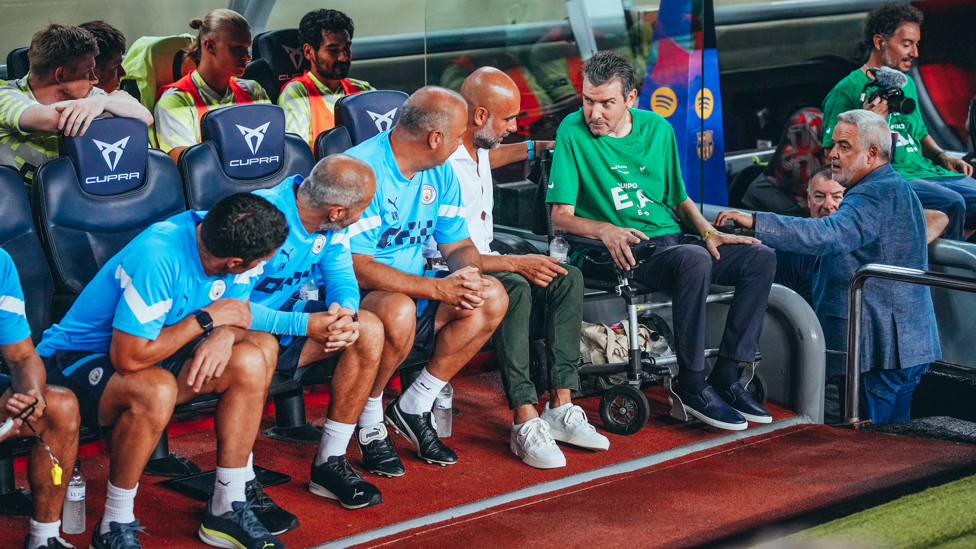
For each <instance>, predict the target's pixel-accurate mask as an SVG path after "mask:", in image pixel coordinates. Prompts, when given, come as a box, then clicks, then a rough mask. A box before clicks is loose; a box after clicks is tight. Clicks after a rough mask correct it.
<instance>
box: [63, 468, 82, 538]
mask: <svg viewBox="0 0 976 549" xmlns="http://www.w3.org/2000/svg"><path fill="white" fill-rule="evenodd" d="M86 485H87V482H86V481H85V473H82V472H81V460H78V461H75V469H74V471H72V472H71V480H70V481H68V493H67V495H65V497H64V509H63V511H64V512H63V514H62V517H61V518H62V524H61V528H62V530H64V533H65V534H83V533H84V532H85V486H86Z"/></svg>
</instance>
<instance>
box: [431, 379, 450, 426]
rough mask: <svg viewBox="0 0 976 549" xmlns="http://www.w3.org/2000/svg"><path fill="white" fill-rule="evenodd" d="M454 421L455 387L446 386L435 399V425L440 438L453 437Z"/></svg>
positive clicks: (448, 384)
mask: <svg viewBox="0 0 976 549" xmlns="http://www.w3.org/2000/svg"><path fill="white" fill-rule="evenodd" d="M453 419H454V387H451V384H450V383H447V384H445V385H444V388H443V389H441V392H440V393H437V398H435V399H434V424H435V427H436V428H437V436H438V438H446V437H449V436H451V421H452V420H453Z"/></svg>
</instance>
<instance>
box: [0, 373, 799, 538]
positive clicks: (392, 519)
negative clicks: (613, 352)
mask: <svg viewBox="0 0 976 549" xmlns="http://www.w3.org/2000/svg"><path fill="white" fill-rule="evenodd" d="M453 385H454V388H455V402H456V404H457V406H459V407H460V408H461V410H462V414H461V415H460V416H457V417H455V418H454V436H452V437H450V438H449V439H447V442H448V443H449V444H450V445H451V446H452V448H454V449H455V450H456V451H457V452H458V455H459V457H460V461H459V463H458V464H456V465H454V466H450V467H443V468H442V467H437V466H431V465H428V464H426V463H423V462H421V461H419V460H418V459H417V458H416V457H415V455H414V454H413V453H412V449H409V446H408V444H407V443H406V442H404V441H403V439H402V438H398V439H397V448H398V449H399V450H400V452H401V456H402V457H403V459H404V463H405V465H406V468H407V474H406V475H405V476H404V477H401V478H398V479H385V478H380V477H376V476H373V475H369V479H370V481H371V482H373V483H375V484H376V485H377V486H378V487H379V488H380V489H381V490H382V492H383V497H384V503H383V504H382V505H379V506H376V507H372V508H368V509H362V510H358V511H347V510H344V509H342V508H341V507H339V505H338V504H337V503H336V502H335V501H333V500H327V499H322V498H319V497H316V496H313V495H312V494H310V493H309V492H308V491H307V490H306V488H305V484H306V483H307V482H308V477H309V467H310V463H311V459H312V455H313V453H314V451H315V447H314V446H301V445H295V444H287V443H278V442H273V441H270V440H268V439H265V438H263V437H259V438H258V441H257V444H256V446H255V450H254V455H255V463H256V464H257V465H260V466H262V467H265V468H268V469H272V470H275V471H280V472H283V473H286V474H289V475H291V476H292V482H291V483H289V484H287V485H284V486H278V487H272V488H269V489H268V490H267V491H268V493H269V494H270V495H271V496H272V497H273V498H274V499H275V500H276V501H277V502H278V503H279V504H280V505H282V506H283V507H284V508H286V509H288V510H290V511H292V512H294V513H295V514H296V515H298V517H299V519H300V520H301V522H302V526H301V528H299V529H298V530H296V531H294V532H289V533H287V534H285V535H283V536H282V540H283V541H284V542H285V543H286V544H288V546H289V547H291V548H296V547H311V546H314V545H317V544H321V543H325V542H328V541H332V540H337V539H340V538H344V537H347V536H350V535H354V534H358V533H362V532H365V531H368V530H372V529H374V528H378V527H381V526H386V525H390V524H395V523H398V522H401V521H404V520H408V519H412V518H417V517H422V516H424V515H427V514H430V513H432V512H436V511H440V510H443V509H447V508H450V507H455V506H458V505H461V504H464V503H469V502H473V501H478V500H481V499H484V498H488V497H492V496H496V495H499V494H504V493H507V492H511V491H514V490H517V489H520V488H524V487H527V486H531V485H534V484H538V483H541V482H545V481H549V480H553V479H557V478H562V477H565V476H568V475H572V474H575V473H580V472H584V471H589V470H592V469H596V468H598V467H603V466H606V465H610V464H613V463H619V462H622V461H626V460H629V459H633V458H636V457H640V456H644V455H647V454H652V453H656V452H661V451H664V450H668V449H670V448H674V447H677V446H682V445H685V444H689V443H692V442H696V441H700V440H704V439H707V438H712V437H716V436H720V435H722V434H724V431H718V430H715V429H711V428H708V427H705V426H703V425H702V424H693V425H685V424H679V423H678V422H676V421H675V420H673V419H671V418H670V417H668V416H667V412H668V409H669V407H668V405H667V401H666V398H665V396H664V391H663V389H661V388H660V387H655V388H652V389H649V390H648V391H647V394H648V396H649V399H650V402H651V421H650V422H649V424H648V426H647V427H645V428H644V430H643V431H641V432H640V433H638V434H636V435H633V436H630V437H622V436H614V435H609V436H610V440H611V445H610V451H609V452H601V453H595V452H588V451H583V450H577V449H571V448H566V449H565V454H566V457H567V460H568V462H569V463H568V466H567V467H565V468H562V469H555V470H550V471H540V470H536V469H532V468H530V467H528V466H526V465H524V464H523V463H522V462H521V461H520V460H518V459H517V458H516V457H515V456H514V455H513V454H512V453H511V452H510V451H509V449H508V436H509V426H510V425H511V415H510V412H509V411H508V408H507V405H506V402H505V397H504V395H503V393H502V389H501V383H500V378H499V376H498V374H497V372H488V373H484V372H479V373H476V374H475V375H471V376H468V377H464V378H460V379H456V380H455V381H454V382H453ZM308 400H309V401H310V402H316V401H317V404H313V405H311V406H310V407H309V410H308V416H309V418H310V420H312V421H315V422H318V423H319V424H321V421H322V419H323V418H324V415H325V412H326V404H325V399H324V398H321V397H318V398H316V397H315V396H312V397H310V398H309V399H308ZM580 405H582V406H583V407H584V409H585V410H586V412H587V414H588V415H589V416H590V418H591V420H592V422H593V423H594V424H596V425H597V426H598V428H599V427H600V420H599V414H598V412H597V407H598V405H599V398H598V397H593V398H589V399H585V400H583V401H581V402H580ZM770 410H771V412H772V413H773V415H774V417H775V418H776V419H784V418H787V417H791V416H793V415H794V414H793V413H792V412H790V411H788V410H786V409H784V408H782V407H781V406H777V405H775V404H772V405H771V406H770ZM270 421H271V418H270V417H268V418H266V423H270ZM207 423H208V422H207V421H197V422H194V423H191V424H183V425H176V426H173V427H171V430H170V433H171V435H170V447H171V451H173V452H175V453H177V454H180V455H183V456H186V457H190V458H192V459H193V460H194V461H195V462H196V463H197V464H199V465H200V466H201V467H203V468H204V469H210V468H213V467H214V465H215V463H214V461H215V451H214V433H213V429H212V428H210V427H208V426H207ZM194 429H195V430H194ZM181 431H184V432H181ZM175 433H180V434H175ZM101 448H103V446H100V445H91V446H89V447H87V448H84V449H83V450H85V451H84V452H82V453H83V454H88V455H84V457H83V458H82V467H83V469H84V471H85V473H86V474H87V475H88V479H89V481H88V519H89V520H88V524H89V526H88V533H87V534H84V535H77V536H66V539H68V540H69V541H71V542H72V543H74V544H75V545H76V546H78V547H82V546H84V547H87V544H88V542H89V540H90V532H91V528H92V526H93V525H94V523H95V521H96V520H97V519H98V518H99V517H100V515H101V511H102V509H103V506H104V501H105V487H106V479H107V474H108V456H107V454H106V452H104V451H99V450H100V449H101ZM92 452H95V453H92ZM350 461H351V462H352V464H353V466H358V465H359V452H358V449H356V448H355V447H354V446H353V447H352V448H351V451H350ZM25 476H26V475H25V471H24V470H23V469H22V468H20V469H18V471H17V481H18V485H20V486H23V485H25ZM159 480H161V479H160V478H158V477H150V476H145V477H143V480H142V482H141V484H140V488H139V495H138V497H137V499H136V517H137V518H138V519H139V520H140V521H141V523H142V525H143V526H145V527H147V533H148V535H143V536H142V542H143V545H144V546H145V547H146V548H147V549H149V548H153V547H202V546H203V544H202V543H201V542H199V541H198V540H197V538H196V534H195V532H196V528H197V526H198V525H199V514H200V513H201V510H202V508H203V504H202V503H199V502H196V501H192V500H190V499H188V498H186V497H184V496H182V495H179V494H177V493H174V492H172V491H170V490H167V489H164V488H162V487H159V486H156V484H155V483H156V482H158V481H159ZM26 532H27V519H26V517H0V547H4V548H6V547H14V546H16V545H19V544H20V543H22V540H23V536H24V535H25V534H26Z"/></svg>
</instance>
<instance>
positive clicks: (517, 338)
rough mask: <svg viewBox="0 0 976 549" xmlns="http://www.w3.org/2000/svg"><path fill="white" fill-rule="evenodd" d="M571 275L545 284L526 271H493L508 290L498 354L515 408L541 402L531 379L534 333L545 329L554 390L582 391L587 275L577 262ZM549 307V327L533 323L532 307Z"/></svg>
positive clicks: (546, 317)
mask: <svg viewBox="0 0 976 549" xmlns="http://www.w3.org/2000/svg"><path fill="white" fill-rule="evenodd" d="M563 266H564V267H565V268H566V270H567V271H569V274H566V275H559V276H557V277H556V278H555V279H554V280H553V281H552V282H551V283H550V284H549V285H548V286H546V287H545V288H543V287H541V286H536V285H535V284H533V283H532V282H529V281H528V280H526V279H525V277H523V276H522V275H519V274H516V273H510V272H498V271H496V272H490V273H487V274H489V275H491V276H493V277H495V278H497V279H498V280H499V282H501V283H502V286H504V287H505V291H506V292H508V312H507V313H506V314H505V318H504V320H502V322H501V324H499V325H498V329H497V330H496V331H495V352H496V353H497V355H498V363H499V366H500V367H501V372H502V384H503V385H504V387H505V395H506V396H507V397H508V406H509V408H511V409H512V410H514V409H516V408H518V407H519V406H524V405H526V404H538V403H539V399H538V396H537V395H536V388H535V385H534V384H533V383H532V380H531V378H530V377H529V337H530V334H535V333H541V335H542V336H543V337H544V338H545V340H546V354H547V356H548V359H549V365H550V368H549V383H550V387H551V388H552V389H577V388H578V387H579V375H578V374H577V372H576V368H577V365H578V364H579V357H580V325H581V323H582V321H583V275H581V274H580V272H579V269H577V268H576V267H573V266H571V265H565V264H564V265H563ZM533 305H536V306H537V307H540V308H541V309H543V310H544V315H543V318H544V320H543V322H544V324H545V325H544V326H531V325H530V324H531V318H532V307H533Z"/></svg>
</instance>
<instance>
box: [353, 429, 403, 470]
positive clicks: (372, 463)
mask: <svg viewBox="0 0 976 549" xmlns="http://www.w3.org/2000/svg"><path fill="white" fill-rule="evenodd" d="M356 440H357V441H358V442H359V452H360V453H361V454H362V456H363V465H364V466H365V467H366V470H367V471H369V472H370V473H373V474H376V475H380V476H381V477H400V476H403V474H404V473H405V472H406V469H404V467H403V462H402V461H400V456H399V455H397V451H396V448H395V447H394V446H393V436H392V435H390V433H389V432H388V431H387V430H386V425H383V424H382V423H377V424H376V425H371V426H369V427H363V428H362V429H360V430H359V432H358V433H357V434H356Z"/></svg>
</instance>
